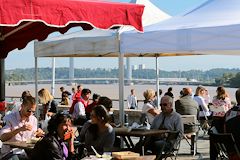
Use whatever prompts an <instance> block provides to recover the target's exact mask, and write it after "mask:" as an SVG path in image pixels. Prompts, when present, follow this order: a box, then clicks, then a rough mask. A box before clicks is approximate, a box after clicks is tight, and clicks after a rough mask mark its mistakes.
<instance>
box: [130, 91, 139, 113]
mask: <svg viewBox="0 0 240 160" xmlns="http://www.w3.org/2000/svg"><path fill="white" fill-rule="evenodd" d="M127 104H128V108H130V109H137V108H138V105H137V97H136V95H135V90H134V89H131V94H130V95H129V96H128V97H127Z"/></svg>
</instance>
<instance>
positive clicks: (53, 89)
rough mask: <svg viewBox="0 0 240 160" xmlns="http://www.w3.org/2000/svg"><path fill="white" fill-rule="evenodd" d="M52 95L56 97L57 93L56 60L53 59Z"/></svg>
mask: <svg viewBox="0 0 240 160" xmlns="http://www.w3.org/2000/svg"><path fill="white" fill-rule="evenodd" d="M51 93H52V95H53V97H54V93H55V58H52V86H51Z"/></svg>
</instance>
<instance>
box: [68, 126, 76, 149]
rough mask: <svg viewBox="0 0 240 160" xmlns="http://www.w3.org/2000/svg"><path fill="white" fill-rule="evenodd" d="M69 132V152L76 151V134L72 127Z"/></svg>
mask: <svg viewBox="0 0 240 160" xmlns="http://www.w3.org/2000/svg"><path fill="white" fill-rule="evenodd" d="M68 132H70V133H71V138H69V139H68V140H67V142H68V145H69V152H71V153H74V144H73V143H74V139H75V134H74V132H73V130H72V129H71V130H70V131H68Z"/></svg>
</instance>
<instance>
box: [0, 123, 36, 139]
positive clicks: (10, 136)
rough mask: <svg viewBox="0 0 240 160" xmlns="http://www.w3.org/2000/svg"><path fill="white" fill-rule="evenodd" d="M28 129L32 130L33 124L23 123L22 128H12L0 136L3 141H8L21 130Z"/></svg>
mask: <svg viewBox="0 0 240 160" xmlns="http://www.w3.org/2000/svg"><path fill="white" fill-rule="evenodd" d="M26 130H29V131H31V130H32V126H31V125H23V126H22V127H20V128H17V129H15V130H12V131H10V132H6V133H3V134H2V135H1V137H0V139H1V141H3V142H5V141H8V140H10V139H11V138H12V137H14V136H15V135H16V134H18V133H19V132H21V131H26Z"/></svg>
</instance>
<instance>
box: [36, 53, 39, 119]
mask: <svg viewBox="0 0 240 160" xmlns="http://www.w3.org/2000/svg"><path fill="white" fill-rule="evenodd" d="M35 97H36V104H37V108H36V111H37V113H36V114H37V118H39V116H40V113H39V106H38V58H37V57H35Z"/></svg>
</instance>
